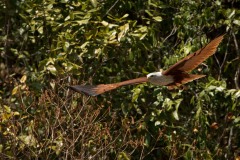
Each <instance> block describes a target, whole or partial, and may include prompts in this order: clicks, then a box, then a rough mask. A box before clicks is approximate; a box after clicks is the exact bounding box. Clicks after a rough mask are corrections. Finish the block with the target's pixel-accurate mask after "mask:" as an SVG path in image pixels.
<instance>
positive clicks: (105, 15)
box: [103, 0, 119, 17]
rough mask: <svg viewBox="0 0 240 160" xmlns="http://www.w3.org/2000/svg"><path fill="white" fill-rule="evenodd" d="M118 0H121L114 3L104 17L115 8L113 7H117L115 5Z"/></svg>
mask: <svg viewBox="0 0 240 160" xmlns="http://www.w3.org/2000/svg"><path fill="white" fill-rule="evenodd" d="M118 1H119V0H117V1H116V2H115V3H114V4H113V5H112V7H110V8H109V10H108V11H107V12H106V14H105V15H104V16H103V17H105V16H106V15H107V14H108V13H109V12H110V11H111V10H112V9H113V7H115V5H116V4H117V3H118Z"/></svg>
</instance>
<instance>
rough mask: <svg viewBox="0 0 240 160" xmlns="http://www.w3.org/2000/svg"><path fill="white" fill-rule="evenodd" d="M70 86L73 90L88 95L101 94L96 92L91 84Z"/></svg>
mask: <svg viewBox="0 0 240 160" xmlns="http://www.w3.org/2000/svg"><path fill="white" fill-rule="evenodd" d="M68 88H70V89H71V90H73V91H75V92H78V93H83V94H85V95H88V96H97V95H99V94H97V93H96V92H94V90H93V88H94V86H90V85H86V86H82V85H75V86H68Z"/></svg>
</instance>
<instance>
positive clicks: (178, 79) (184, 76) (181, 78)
mask: <svg viewBox="0 0 240 160" xmlns="http://www.w3.org/2000/svg"><path fill="white" fill-rule="evenodd" d="M205 76H206V75H197V74H188V73H179V74H178V75H176V76H175V77H174V79H175V81H174V83H171V84H169V85H167V86H168V89H173V88H176V87H179V86H181V85H182V84H186V83H188V82H191V81H193V80H196V79H199V78H202V77H205Z"/></svg>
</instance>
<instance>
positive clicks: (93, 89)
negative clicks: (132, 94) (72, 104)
mask: <svg viewBox="0 0 240 160" xmlns="http://www.w3.org/2000/svg"><path fill="white" fill-rule="evenodd" d="M144 82H147V77H141V78H136V79H131V80H127V81H123V82H119V83H113V84H99V85H76V86H70V87H69V88H71V89H72V90H74V91H76V92H79V93H85V94H87V95H89V96H97V95H99V94H102V93H105V92H107V91H111V90H113V89H116V88H118V87H121V86H125V85H131V84H138V83H144Z"/></svg>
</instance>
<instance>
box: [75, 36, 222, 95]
mask: <svg viewBox="0 0 240 160" xmlns="http://www.w3.org/2000/svg"><path fill="white" fill-rule="evenodd" d="M223 36H224V35H221V36H219V37H217V38H215V39H214V40H212V41H211V42H210V43H209V44H207V45H206V46H205V47H203V48H201V49H199V50H197V51H196V52H194V53H192V54H189V55H188V56H186V57H185V58H183V59H182V60H180V61H178V62H177V63H176V64H174V65H172V66H171V67H170V68H169V69H167V70H166V71H163V72H155V73H150V74H148V76H147V77H141V78H136V79H131V80H127V81H123V82H119V83H113V84H100V85H76V86H70V88H71V89H72V90H74V91H76V92H80V93H85V94H87V95H90V96H96V95H99V94H102V93H105V92H107V91H111V90H113V89H116V88H118V87H121V86H125V85H132V84H139V83H144V82H150V83H153V84H158V85H165V86H168V88H169V89H173V88H175V87H179V86H180V85H182V84H185V83H188V82H191V81H193V80H196V79H199V78H202V77H204V76H205V75H194V74H189V73H188V72H190V71H192V70H193V69H195V68H196V67H197V66H198V65H199V64H201V63H202V62H203V61H205V60H206V59H207V58H208V57H210V56H211V55H213V54H214V53H215V52H216V50H217V47H218V45H219V43H220V42H221V41H222V39H223Z"/></svg>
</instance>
